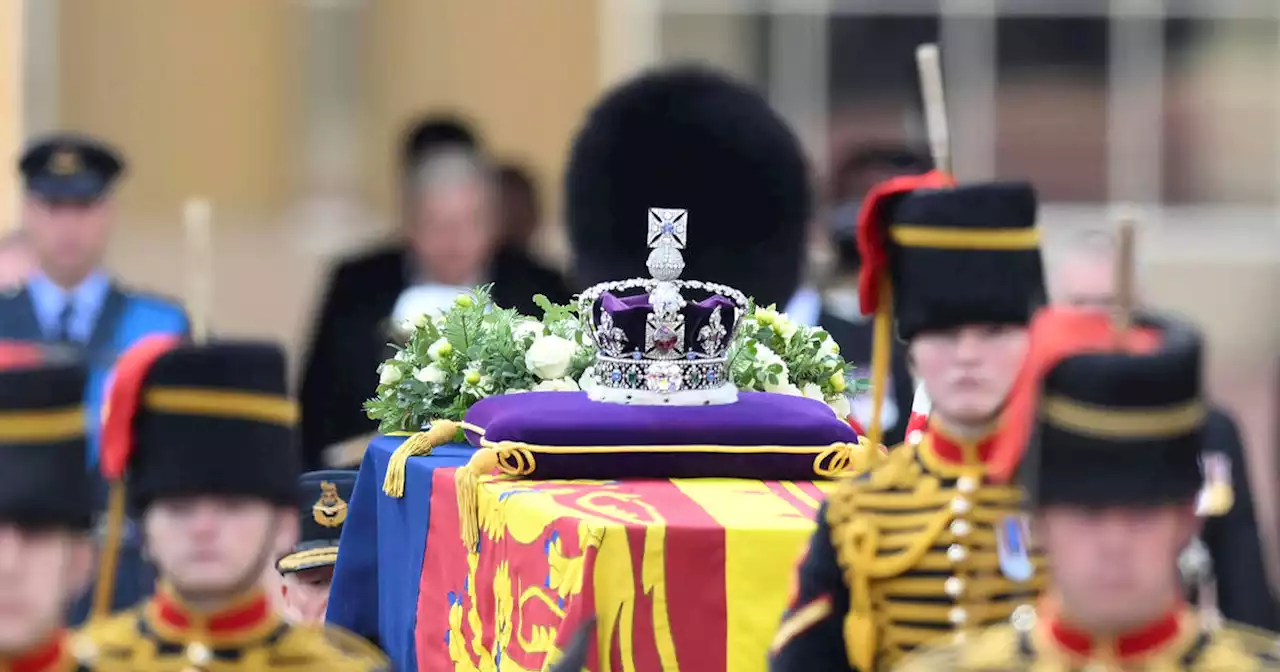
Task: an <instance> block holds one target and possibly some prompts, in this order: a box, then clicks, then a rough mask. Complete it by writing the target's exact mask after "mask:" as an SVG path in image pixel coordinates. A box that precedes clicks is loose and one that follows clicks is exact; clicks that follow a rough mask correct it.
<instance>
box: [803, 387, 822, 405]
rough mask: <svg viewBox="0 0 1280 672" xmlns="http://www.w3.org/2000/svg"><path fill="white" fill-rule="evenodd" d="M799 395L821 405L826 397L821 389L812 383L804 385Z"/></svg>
mask: <svg viewBox="0 0 1280 672" xmlns="http://www.w3.org/2000/svg"><path fill="white" fill-rule="evenodd" d="M800 394H802V395H804V396H806V397H809V398H810V399H817V400H818V401H821V402H823V403H825V402H826V400H827V398H826V395H824V394H822V388H821V387H820V386H818V385H816V384H814V383H805V384H804V385H803V386H802V387H801V388H800Z"/></svg>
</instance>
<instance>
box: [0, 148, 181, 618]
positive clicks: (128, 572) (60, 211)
mask: <svg viewBox="0 0 1280 672" xmlns="http://www.w3.org/2000/svg"><path fill="white" fill-rule="evenodd" d="M124 168H125V164H124V159H123V158H122V157H121V156H120V154H119V152H117V151H116V150H115V149H113V148H111V147H110V146H108V145H107V144H106V143H104V142H102V141H101V140H98V139H96V138H92V137H89V136H84V135H76V134H56V135H51V136H48V137H45V138H42V139H40V140H38V141H36V142H35V143H33V144H32V145H31V146H30V147H29V148H28V149H27V150H26V151H25V152H24V153H23V155H22V157H21V159H20V161H19V169H20V171H21V173H22V176H23V178H24V180H25V187H26V193H25V198H24V200H23V210H22V227H23V231H24V232H25V234H26V235H27V238H28V241H29V242H30V244H31V248H32V250H33V251H34V253H35V256H36V260H37V264H38V267H37V268H36V270H35V271H34V272H33V273H32V274H31V275H30V277H29V278H28V279H27V282H26V283H25V284H24V285H23V286H22V288H21V289H19V290H18V291H17V292H11V293H9V294H7V295H0V339H9V340H19V341H38V342H44V343H52V344H57V345H59V346H61V347H63V348H68V349H71V350H74V351H77V352H78V353H79V354H80V355H81V356H83V357H84V359H85V361H87V362H88V364H89V367H90V375H89V380H88V384H87V386H86V390H85V406H86V410H87V413H86V416H87V422H88V432H89V437H90V438H89V442H88V454H87V457H88V464H89V465H90V466H91V467H92V466H95V465H96V464H97V454H98V436H99V431H100V419H101V417H102V412H101V407H102V399H103V394H104V391H105V387H106V381H107V377H108V373H109V371H110V370H111V367H112V365H113V364H114V363H115V359H116V357H117V356H118V355H119V353H120V352H122V351H124V350H125V349H127V348H128V347H129V346H131V345H133V344H134V343H136V342H137V341H139V340H141V339H142V338H144V337H146V336H148V335H151V334H182V333H185V332H186V331H187V330H188V328H189V327H188V321H187V316H186V312H185V311H184V310H183V309H182V306H181V305H180V304H178V303H176V302H174V301H170V300H168V299H165V298H161V297H158V296H154V295H151V294H145V293H141V292H137V291H135V290H133V289H130V288H126V287H124V286H123V285H121V284H120V283H119V282H118V281H117V280H115V279H114V278H113V277H112V276H111V274H110V272H109V271H107V270H106V269H105V268H104V267H103V259H104V257H105V255H106V252H107V245H108V244H109V242H110V238H111V230H112V227H113V226H114V225H115V199H114V197H113V194H114V192H113V187H114V186H115V184H116V182H117V180H118V178H119V177H120V175H121V174H122V173H123V171H124ZM99 486H100V487H99V488H98V490H99V491H98V492H97V493H95V495H96V498H97V500H98V508H99V510H104V509H105V505H106V488H105V487H103V484H101V483H99ZM133 530H134V527H133V525H132V524H130V525H128V526H126V535H125V539H124V541H123V548H122V551H121V556H120V558H121V559H120V568H119V572H118V573H117V576H118V579H117V583H116V590H115V606H116V607H117V608H125V607H129V606H132V605H133V604H135V603H136V602H137V601H139V600H140V599H141V598H142V597H144V596H145V595H147V594H149V593H150V591H151V588H152V584H153V583H154V576H153V573H152V570H151V568H150V566H149V565H148V564H147V563H146V562H144V561H143V559H142V548H141V539H140V538H139V537H138V535H137V534H134V533H133V532H132V531H133ZM88 610H89V594H86V595H85V596H84V597H83V598H82V599H81V600H80V601H79V602H78V603H77V604H76V605H75V606H74V607H73V609H72V613H71V624H72V625H76V624H79V623H80V622H81V621H82V620H83V619H84V618H85V617H86V616H87V614H88Z"/></svg>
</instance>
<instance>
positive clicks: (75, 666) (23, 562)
mask: <svg viewBox="0 0 1280 672" xmlns="http://www.w3.org/2000/svg"><path fill="white" fill-rule="evenodd" d="M40 360H41V353H40V351H39V350H38V349H36V348H35V347H34V346H26V347H23V346H18V345H14V344H12V343H0V670H20V671H22V672H55V671H56V672H69V671H71V670H90V669H94V668H93V667H92V661H91V660H87V659H86V660H79V659H77V658H76V655H75V654H76V647H75V646H74V645H72V644H71V643H70V640H69V638H68V637H67V636H66V634H65V631H64V630H63V627H64V617H65V614H66V609H67V607H68V606H69V605H70V603H71V601H72V600H73V599H74V598H75V597H76V596H77V595H78V594H79V591H80V590H82V589H83V587H84V585H85V584H86V583H88V580H89V573H90V572H91V571H92V569H93V548H92V545H91V543H90V541H89V534H88V532H89V526H90V521H91V518H92V515H93V508H92V499H91V497H90V488H89V472H88V470H87V469H86V467H85V431H84V401H83V400H84V385H85V380H86V378H87V376H88V373H87V372H86V370H85V369H84V368H83V367H81V366H79V365H74V364H54V363H44V364H42V363H41V362H40ZM81 653H83V652H81Z"/></svg>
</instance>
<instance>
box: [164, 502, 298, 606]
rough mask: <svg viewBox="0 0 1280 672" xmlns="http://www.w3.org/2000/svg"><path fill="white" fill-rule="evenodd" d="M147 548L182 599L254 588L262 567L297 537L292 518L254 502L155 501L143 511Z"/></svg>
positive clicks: (294, 518)
mask: <svg viewBox="0 0 1280 672" xmlns="http://www.w3.org/2000/svg"><path fill="white" fill-rule="evenodd" d="M145 521H146V522H145V524H146V537H147V549H148V551H149V552H150V554H151V557H152V559H153V560H155V563H156V566H157V567H158V568H159V570H160V575H161V576H163V577H164V578H165V579H166V580H167V581H169V582H170V583H171V584H172V585H173V586H174V587H175V588H176V589H177V590H178V592H179V593H180V594H182V595H185V596H187V597H194V596H202V595H221V594H225V593H227V592H236V591H242V590H246V589H248V588H250V587H251V586H253V585H254V584H256V583H258V581H259V579H260V578H261V571H262V567H263V563H265V562H266V561H267V558H269V557H272V554H273V553H274V551H275V550H276V549H277V548H280V547H281V546H282V545H283V544H284V543H285V541H286V538H285V537H288V539H287V541H288V543H290V544H292V534H291V533H293V532H296V527H297V520H296V517H295V516H294V515H291V514H290V513H286V512H283V511H281V510H280V509H278V508H277V507H275V506H273V505H271V504H269V503H267V502H264V501H262V500H258V499H252V498H237V497H192V498H183V499H165V500H158V501H156V502H154V503H152V505H151V506H150V507H149V508H148V509H147V515H146V519H145Z"/></svg>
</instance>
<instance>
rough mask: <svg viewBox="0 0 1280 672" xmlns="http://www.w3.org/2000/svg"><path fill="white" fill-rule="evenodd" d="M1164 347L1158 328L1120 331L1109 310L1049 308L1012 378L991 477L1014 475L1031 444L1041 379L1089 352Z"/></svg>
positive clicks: (1038, 320) (1034, 327) (1041, 315)
mask: <svg viewBox="0 0 1280 672" xmlns="http://www.w3.org/2000/svg"><path fill="white" fill-rule="evenodd" d="M1159 345H1160V334H1159V332H1158V331H1156V330H1154V329H1148V328H1139V329H1129V330H1126V331H1125V332H1123V333H1120V332H1119V331H1118V330H1117V329H1116V327H1115V324H1114V322H1113V321H1112V319H1111V316H1110V315H1108V314H1107V313H1105V312H1101V311H1097V310H1089V309H1081V308H1070V307H1056V306H1051V307H1047V308H1042V309H1040V310H1039V311H1038V312H1037V313H1036V315H1035V317H1034V318H1033V319H1032V321H1031V329H1030V335H1029V344H1028V349H1027V357H1026V359H1025V360H1024V361H1023V365H1022V369H1021V370H1020V371H1019V373H1018V377H1017V378H1016V379H1015V380H1014V384H1013V389H1012V390H1011V391H1010V393H1009V397H1008V401H1007V402H1006V404H1005V407H1004V411H1003V412H1002V414H1001V418H1000V432H999V434H998V435H997V436H996V439H995V446H994V447H993V448H992V457H991V460H990V462H989V470H988V474H989V475H990V476H991V478H993V479H995V480H997V481H1007V480H1009V479H1010V478H1012V477H1013V475H1014V473H1015V472H1016V470H1017V468H1018V465H1019V463H1020V462H1021V461H1022V456H1023V454H1024V452H1025V451H1026V448H1027V445H1028V443H1029V442H1030V441H1031V437H1032V429H1033V427H1034V426H1035V422H1036V412H1037V408H1038V404H1039V397H1040V394H1041V387H1042V382H1043V379H1044V377H1045V376H1046V375H1048V373H1049V372H1050V371H1052V370H1053V368H1054V367H1055V366H1057V365H1058V364H1060V363H1061V362H1062V361H1063V360H1065V359H1067V358H1069V357H1073V356H1076V355H1082V354H1086V353H1100V352H1108V351H1120V352H1129V353H1135V354H1140V353H1147V352H1151V351H1153V350H1155V349H1156V348H1157V347H1159Z"/></svg>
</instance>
